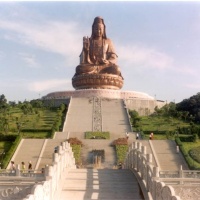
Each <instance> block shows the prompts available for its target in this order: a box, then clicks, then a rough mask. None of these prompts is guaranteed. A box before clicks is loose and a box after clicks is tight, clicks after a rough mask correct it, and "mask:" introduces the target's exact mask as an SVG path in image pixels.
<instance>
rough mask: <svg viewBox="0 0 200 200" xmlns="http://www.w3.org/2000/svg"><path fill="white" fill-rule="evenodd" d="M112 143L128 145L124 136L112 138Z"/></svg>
mask: <svg viewBox="0 0 200 200" xmlns="http://www.w3.org/2000/svg"><path fill="white" fill-rule="evenodd" d="M113 145H115V146H116V145H128V141H127V139H126V138H118V139H117V140H114V142H113Z"/></svg>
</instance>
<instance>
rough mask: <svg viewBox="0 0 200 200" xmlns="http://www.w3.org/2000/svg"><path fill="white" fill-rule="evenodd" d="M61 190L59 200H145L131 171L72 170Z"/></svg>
mask: <svg viewBox="0 0 200 200" xmlns="http://www.w3.org/2000/svg"><path fill="white" fill-rule="evenodd" d="M60 188H61V191H60V194H59V195H57V199H59V200H66V199H74V200H95V199H99V200H129V199H131V200H142V199H144V197H143V195H142V192H141V190H140V187H139V185H138V183H137V180H136V178H135V176H134V175H133V173H132V172H131V171H129V170H112V169H109V170H108V169H104V170H96V169H76V170H70V171H69V173H66V174H65V177H64V178H63V183H62V186H61V187H60Z"/></svg>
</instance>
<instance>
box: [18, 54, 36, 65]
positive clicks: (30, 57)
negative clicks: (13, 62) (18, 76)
mask: <svg viewBox="0 0 200 200" xmlns="http://www.w3.org/2000/svg"><path fill="white" fill-rule="evenodd" d="M18 55H19V56H20V58H21V59H22V60H23V61H25V62H26V63H27V64H28V66H30V67H38V66H39V64H38V63H37V61H36V59H35V55H33V54H28V53H24V52H21V53H18Z"/></svg>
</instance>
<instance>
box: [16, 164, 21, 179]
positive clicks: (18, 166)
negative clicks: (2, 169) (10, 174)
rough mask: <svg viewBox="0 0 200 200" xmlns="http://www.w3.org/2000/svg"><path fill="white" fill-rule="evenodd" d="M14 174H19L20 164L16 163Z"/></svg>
mask: <svg viewBox="0 0 200 200" xmlns="http://www.w3.org/2000/svg"><path fill="white" fill-rule="evenodd" d="M15 176H20V165H19V164H17V165H16V170H15Z"/></svg>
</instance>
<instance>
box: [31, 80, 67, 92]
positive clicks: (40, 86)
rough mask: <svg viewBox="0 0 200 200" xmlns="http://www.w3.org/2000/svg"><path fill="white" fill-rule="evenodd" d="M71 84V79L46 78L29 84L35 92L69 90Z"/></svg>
mask: <svg viewBox="0 0 200 200" xmlns="http://www.w3.org/2000/svg"><path fill="white" fill-rule="evenodd" d="M70 86H71V80H65V79H64V80H61V79H53V80H44V81H37V82H32V83H30V84H29V86H28V89H29V90H30V91H34V92H43V91H47V90H51V91H52V90H55V89H57V90H67V89H68V88H69V87H70Z"/></svg>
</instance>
